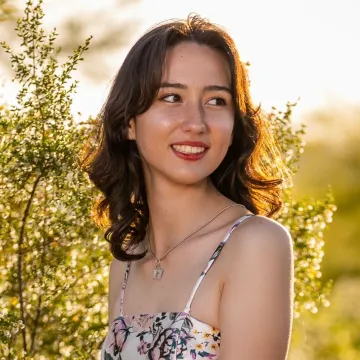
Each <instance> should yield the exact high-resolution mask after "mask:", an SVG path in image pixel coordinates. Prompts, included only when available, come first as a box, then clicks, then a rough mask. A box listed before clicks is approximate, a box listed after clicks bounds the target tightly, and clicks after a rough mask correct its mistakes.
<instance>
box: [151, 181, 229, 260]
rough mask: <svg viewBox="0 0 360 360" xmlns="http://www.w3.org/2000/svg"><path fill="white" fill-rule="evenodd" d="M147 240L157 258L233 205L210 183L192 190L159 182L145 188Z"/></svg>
mask: <svg viewBox="0 0 360 360" xmlns="http://www.w3.org/2000/svg"><path fill="white" fill-rule="evenodd" d="M147 201H148V207H149V214H150V216H149V226H148V233H147V236H148V238H149V241H150V244H151V249H152V251H153V253H154V254H155V255H156V257H157V258H160V257H161V256H163V255H164V254H165V253H166V252H167V251H168V250H169V249H170V248H172V247H173V246H174V245H176V244H177V243H179V242H180V241H181V240H183V239H184V238H185V237H186V236H188V235H189V234H190V233H191V232H193V231H194V230H196V229H197V228H199V227H200V226H201V225H203V224H204V223H206V222H207V221H209V220H210V219H211V218H212V217H213V216H214V215H215V214H216V213H218V212H219V211H220V210H222V209H223V208H225V207H226V206H228V205H231V204H232V202H231V201H230V200H229V199H227V198H226V197H224V196H223V195H221V194H220V193H219V192H218V191H217V190H216V188H215V187H214V186H213V185H212V183H211V182H210V181H209V180H205V181H204V182H202V183H199V184H197V185H191V186H184V185H181V186H180V185H179V186H174V184H172V185H171V187H170V186H169V185H168V183H165V182H162V183H160V182H158V183H157V184H151V186H147Z"/></svg>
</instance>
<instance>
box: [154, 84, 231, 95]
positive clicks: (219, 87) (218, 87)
mask: <svg viewBox="0 0 360 360" xmlns="http://www.w3.org/2000/svg"><path fill="white" fill-rule="evenodd" d="M160 88H176V89H187V88H188V87H187V86H186V85H184V84H180V83H168V82H163V83H161V84H160ZM204 90H205V91H225V92H227V93H229V94H230V95H232V91H231V89H230V87H227V86H223V85H208V86H205V87H204Z"/></svg>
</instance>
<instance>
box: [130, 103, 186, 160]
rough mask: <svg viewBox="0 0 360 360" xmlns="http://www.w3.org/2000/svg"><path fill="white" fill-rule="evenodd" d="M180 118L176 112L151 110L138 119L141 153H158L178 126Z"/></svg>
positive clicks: (138, 138) (137, 129) (137, 138)
mask: <svg viewBox="0 0 360 360" xmlns="http://www.w3.org/2000/svg"><path fill="white" fill-rule="evenodd" d="M178 118H179V116H178V114H176V113H175V112H174V111H172V112H171V111H158V110H157V109H151V110H149V111H147V112H146V113H145V114H142V115H141V116H139V117H138V118H137V119H136V142H137V144H138V148H139V151H140V153H144V152H147V153H148V154H151V153H155V154H156V153H157V154H158V152H159V151H163V150H164V143H166V141H167V140H168V137H169V134H170V133H171V132H172V131H173V129H174V128H175V127H176V126H177V125H176V124H177V120H178Z"/></svg>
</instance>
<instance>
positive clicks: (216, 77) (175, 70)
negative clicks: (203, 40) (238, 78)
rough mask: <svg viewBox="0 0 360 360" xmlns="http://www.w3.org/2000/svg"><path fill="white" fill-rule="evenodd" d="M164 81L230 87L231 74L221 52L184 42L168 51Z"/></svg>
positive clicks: (205, 46)
mask: <svg viewBox="0 0 360 360" xmlns="http://www.w3.org/2000/svg"><path fill="white" fill-rule="evenodd" d="M162 81H169V82H172V81H176V82H179V83H186V84H191V83H199V84H206V85H208V84H210V83H211V84H216V85H227V86H229V85H230V83H231V74H230V68H229V64H228V62H227V59H226V57H225V56H224V55H223V54H222V53H221V52H220V51H217V50H215V49H213V48H211V47H209V46H207V45H199V44H197V43H195V42H184V43H180V44H179V45H176V46H175V47H173V48H171V49H169V50H168V51H167V54H166V57H165V63H164V71H163V75H162Z"/></svg>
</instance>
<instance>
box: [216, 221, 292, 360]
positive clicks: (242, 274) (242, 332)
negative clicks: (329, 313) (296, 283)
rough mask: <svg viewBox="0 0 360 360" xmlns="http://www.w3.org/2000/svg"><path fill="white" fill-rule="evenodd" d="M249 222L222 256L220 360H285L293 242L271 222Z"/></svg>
mask: <svg viewBox="0 0 360 360" xmlns="http://www.w3.org/2000/svg"><path fill="white" fill-rule="evenodd" d="M249 220H250V221H249V223H248V224H246V223H244V224H243V225H244V226H243V228H242V226H239V228H238V230H239V231H235V232H234V233H233V235H232V236H233V237H234V238H235V239H234V238H233V239H231V241H230V242H229V244H228V245H230V246H229V248H228V249H227V250H228V252H227V253H226V256H227V257H228V259H226V260H229V261H227V264H229V267H228V269H227V270H228V271H227V275H226V277H225V281H224V288H223V293H222V298H221V304H220V329H221V359H226V360H235V359H236V360H237V359H246V360H260V359H261V360H262V359H266V360H284V359H286V356H287V353H288V347H289V342H290V337H291V329H292V316H293V276H294V275H293V249H292V241H291V236H290V234H289V232H288V231H287V230H286V229H285V228H284V227H283V226H282V225H280V224H279V223H277V222H275V221H273V220H270V219H267V218H264V217H258V216H257V217H254V218H252V219H249ZM240 229H241V230H240ZM224 250H225V249H224Z"/></svg>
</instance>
